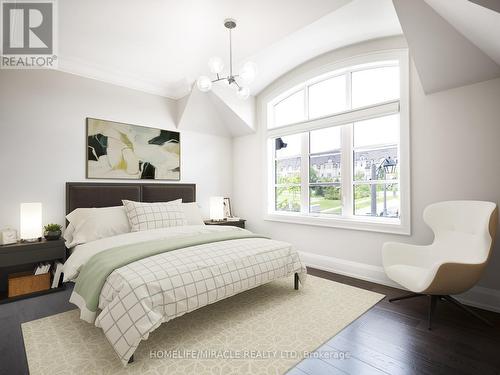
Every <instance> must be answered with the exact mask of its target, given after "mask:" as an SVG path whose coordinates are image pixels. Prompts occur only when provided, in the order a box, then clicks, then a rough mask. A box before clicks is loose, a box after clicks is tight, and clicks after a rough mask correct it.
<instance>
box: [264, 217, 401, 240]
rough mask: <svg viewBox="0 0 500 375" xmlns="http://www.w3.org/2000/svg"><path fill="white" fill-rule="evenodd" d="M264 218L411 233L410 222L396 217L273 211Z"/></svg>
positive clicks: (304, 223) (306, 223) (382, 231)
mask: <svg viewBox="0 0 500 375" xmlns="http://www.w3.org/2000/svg"><path fill="white" fill-rule="evenodd" d="M264 220H266V221H277V222H282V223H290V224H301V225H313V226H320V227H331V228H340V229H352V230H361V231H368V232H380V233H392V234H401V235H407V236H409V235H410V234H411V232H410V225H409V224H407V225H403V224H402V223H401V221H400V220H394V219H383V218H377V219H370V218H341V217H324V216H308V215H303V214H299V213H297V214H294V213H278V212H273V213H269V214H267V215H265V217H264Z"/></svg>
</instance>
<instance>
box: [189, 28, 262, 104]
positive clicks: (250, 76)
mask: <svg viewBox="0 0 500 375" xmlns="http://www.w3.org/2000/svg"><path fill="white" fill-rule="evenodd" d="M224 26H225V27H226V29H228V30H229V75H228V76H226V77H222V76H221V75H220V74H221V73H222V70H223V69H224V62H223V61H222V59H221V58H220V57H212V58H210V59H209V60H208V67H209V68H210V71H211V72H212V73H213V74H215V75H216V77H217V78H215V79H213V80H212V79H210V77H208V76H200V77H199V78H198V80H197V81H196V85H197V86H198V89H199V90H200V91H203V92H207V91H210V90H211V89H212V84H213V83H215V82H221V81H226V82H227V84H228V85H229V87H234V88H236V89H237V95H238V97H239V98H240V99H243V100H244V99H247V98H248V97H249V96H250V89H249V88H248V87H246V86H244V85H248V84H250V83H252V81H253V80H254V79H255V76H256V75H257V65H256V64H255V63H253V62H251V61H249V62H247V63H245V64H244V65H243V67H242V68H241V71H240V72H239V74H233V44H232V40H231V30H232V29H234V28H235V27H236V20H234V19H232V18H227V19H225V20H224Z"/></svg>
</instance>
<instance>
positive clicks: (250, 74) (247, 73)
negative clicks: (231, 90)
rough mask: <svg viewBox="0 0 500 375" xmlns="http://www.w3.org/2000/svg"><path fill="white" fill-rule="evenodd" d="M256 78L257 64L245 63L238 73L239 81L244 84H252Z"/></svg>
mask: <svg viewBox="0 0 500 375" xmlns="http://www.w3.org/2000/svg"><path fill="white" fill-rule="evenodd" d="M256 76H257V64H255V63H254V62H251V61H248V62H246V63H245V64H244V65H243V67H242V68H241V71H240V78H241V80H242V81H243V82H244V83H246V84H249V83H252V82H253V81H254V79H255V77H256Z"/></svg>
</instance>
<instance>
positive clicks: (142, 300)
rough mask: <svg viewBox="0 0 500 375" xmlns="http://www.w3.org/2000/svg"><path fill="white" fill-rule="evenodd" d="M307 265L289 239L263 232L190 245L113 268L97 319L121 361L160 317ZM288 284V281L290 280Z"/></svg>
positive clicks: (175, 314) (180, 312)
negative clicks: (262, 235) (259, 235)
mask: <svg viewBox="0 0 500 375" xmlns="http://www.w3.org/2000/svg"><path fill="white" fill-rule="evenodd" d="M294 273H299V277H300V280H301V282H302V281H303V280H304V277H305V273H306V269H305V266H304V265H303V264H302V263H301V261H300V259H299V255H298V253H297V251H295V250H294V249H293V248H292V247H291V245H290V244H288V243H285V242H281V241H275V240H269V239H265V238H245V239H235V240H228V241H222V242H216V243H208V244H203V245H198V246H191V247H187V248H183V249H179V250H175V251H172V252H166V253H162V254H158V255H155V256H151V257H148V258H144V259H141V260H138V261H136V262H133V263H130V264H128V265H127V266H124V267H121V268H119V269H117V270H115V271H114V272H112V273H111V274H110V275H109V276H108V278H107V280H106V282H105V285H104V286H103V288H102V291H101V294H100V298H99V308H100V309H101V310H102V312H101V313H100V314H99V316H98V317H97V319H96V322H95V324H96V326H98V327H101V328H102V329H103V331H104V333H105V335H106V338H107V339H108V341H109V342H110V343H111V345H112V346H113V348H114V350H115V351H116V353H117V354H118V356H119V357H120V360H121V361H122V363H123V364H124V365H125V364H126V363H127V362H128V360H129V359H130V357H131V356H132V355H133V354H134V352H135V350H136V348H137V346H138V345H139V343H140V341H141V340H146V339H147V338H148V336H149V333H150V332H152V331H154V330H155V329H156V328H158V327H159V326H160V325H161V323H163V322H167V321H169V320H171V319H174V318H176V317H179V316H181V315H183V314H185V313H188V312H190V311H193V310H195V309H198V308H200V307H203V306H206V305H208V304H211V303H214V302H217V301H220V300H222V299H224V298H227V297H230V296H232V295H235V294H237V293H240V292H243V291H245V290H249V289H251V288H254V287H257V286H259V285H262V284H265V283H268V282H270V281H273V280H276V279H278V278H281V277H285V276H289V275H292V274H294ZM290 287H292V286H290Z"/></svg>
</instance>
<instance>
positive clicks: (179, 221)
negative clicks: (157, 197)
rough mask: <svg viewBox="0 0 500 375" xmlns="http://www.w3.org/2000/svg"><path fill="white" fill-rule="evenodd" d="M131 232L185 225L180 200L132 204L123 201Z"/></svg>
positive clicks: (184, 215) (184, 216) (131, 202)
mask: <svg viewBox="0 0 500 375" xmlns="http://www.w3.org/2000/svg"><path fill="white" fill-rule="evenodd" d="M122 202H123V206H124V207H125V211H126V212H127V216H128V220H129V223H130V227H131V230H132V232H138V231H141V230H149V229H157V228H168V227H176V226H182V225H186V224H187V220H186V213H185V212H184V208H183V207H182V200H181V199H178V200H176V201H170V202H156V203H145V202H133V201H127V200H123V201H122Z"/></svg>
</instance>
